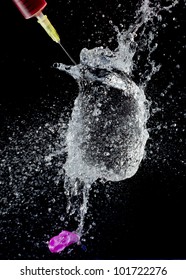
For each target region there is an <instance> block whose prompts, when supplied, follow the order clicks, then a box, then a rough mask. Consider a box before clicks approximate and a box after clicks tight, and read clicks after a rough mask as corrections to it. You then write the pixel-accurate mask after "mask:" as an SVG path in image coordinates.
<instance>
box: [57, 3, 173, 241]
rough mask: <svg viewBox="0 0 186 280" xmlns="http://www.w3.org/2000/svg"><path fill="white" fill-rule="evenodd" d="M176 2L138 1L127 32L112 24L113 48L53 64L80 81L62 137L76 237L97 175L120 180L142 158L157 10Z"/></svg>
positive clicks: (154, 68) (132, 171)
mask: <svg viewBox="0 0 186 280" xmlns="http://www.w3.org/2000/svg"><path fill="white" fill-rule="evenodd" d="M177 3H178V1H174V2H173V3H172V4H171V5H169V6H168V7H163V8H162V7H161V6H160V4H157V5H156V6H154V5H153V4H152V3H151V2H150V1H149V0H144V1H142V4H141V6H140V7H139V8H138V9H137V11H136V15H135V22H134V23H133V24H131V25H130V26H129V28H128V30H122V31H119V29H118V27H116V26H114V27H113V28H114V30H115V31H116V32H117V43H118V46H117V48H116V49H115V50H111V49H109V48H108V47H106V48H103V47H97V48H94V49H91V50H88V49H86V48H84V49H82V51H81V53H80V63H79V64H78V65H76V66H67V65H64V64H62V63H56V64H55V65H54V67H56V68H57V69H59V70H61V71H65V72H66V73H68V74H70V75H71V76H72V77H73V78H74V79H75V80H76V82H77V83H78V85H79V95H78V97H77V98H76V100H75V103H74V108H73V112H72V116H71V120H70V122H69V126H68V130H67V135H66V151H67V154H68V156H67V160H66V163H65V164H64V166H63V168H64V170H65V174H66V177H67V178H68V180H66V181H65V189H66V194H67V197H68V206H67V213H70V214H71V215H73V214H74V213H75V211H76V210H77V209H78V208H79V209H80V211H79V214H78V215H79V216H80V219H79V220H80V225H79V227H78V230H79V231H78V232H79V234H80V235H81V234H82V233H83V223H84V217H85V214H86V212H87V203H88V196H89V192H90V189H91V184H92V183H93V182H95V181H96V180H97V179H98V178H103V179H105V180H107V181H121V180H125V179H127V178H130V177H132V176H133V175H134V174H135V173H136V172H137V170H138V168H139V166H140V163H141V161H142V159H143V157H144V154H145V145H146V142H147V139H148V137H149V134H148V131H147V128H146V124H147V120H148V118H149V106H150V102H149V101H148V100H147V98H146V96H145V92H144V91H145V88H146V86H147V82H148V81H150V80H151V78H152V76H153V75H154V74H155V73H156V72H158V71H159V69H160V65H156V63H155V61H154V60H152V59H151V56H152V53H153V52H154V51H155V50H156V48H157V46H158V44H157V43H155V42H154V39H155V35H154V34H155V32H156V30H157V22H160V21H161V19H162V17H161V13H160V12H161V11H162V10H167V11H169V10H170V9H171V8H172V7H174V6H175V5H176V4H177ZM139 49H141V50H142V51H146V52H147V56H146V70H145V72H144V73H143V75H141V79H139V83H138V85H137V84H136V83H135V82H134V81H133V78H132V77H133V76H134V75H133V72H134V71H135V70H136V69H138V65H137V62H136V61H135V59H134V57H135V55H136V53H137V52H138V51H139ZM138 63H140V59H139V61H138ZM147 66H148V67H147ZM147 69H148V70H147ZM77 182H78V183H77ZM81 184H83V186H84V187H83V189H81V192H82V194H81V193H80V192H79V191H78V187H77V185H81ZM78 192H79V195H80V196H81V195H82V196H83V202H81V203H80V204H79V207H78V206H77V205H75V207H74V205H73V203H71V200H73V199H72V198H73V197H74V196H77V193H78ZM69 209H71V212H70V210H69ZM76 215H77V213H76Z"/></svg>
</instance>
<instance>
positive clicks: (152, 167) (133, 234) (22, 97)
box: [0, 0, 186, 259]
mask: <svg viewBox="0 0 186 280" xmlns="http://www.w3.org/2000/svg"><path fill="white" fill-rule="evenodd" d="M47 3H48V5H47V7H46V8H45V10H44V12H45V13H46V14H47V15H48V17H49V19H50V20H51V22H52V23H53V25H54V26H55V27H56V29H57V31H58V33H59V35H60V37H61V41H62V44H64V46H65V48H66V49H67V50H68V51H69V52H70V54H71V55H72V57H73V58H74V60H75V61H76V62H77V63H78V62H79V53H80V51H81V49H82V48H83V47H87V48H89V49H90V48H93V47H96V46H101V45H102V46H108V47H110V48H111V49H112V48H114V47H116V40H114V36H113V33H114V32H113V29H112V27H111V24H109V21H110V20H112V21H113V23H114V24H115V25H118V26H119V24H121V23H122V24H124V26H125V27H126V28H127V27H128V24H129V23H131V22H132V20H133V15H134V12H135V10H136V5H137V1H119V0H118V1H112V0H109V1H108V0H107V1H106V0H99V1H98V0H94V1H90V0H88V1H85V0H77V1H64V0H63V1H62V0H61V1H60V0H50V1H49V0H48V2H47ZM119 3H121V6H120V7H119V8H118V4H119ZM161 3H162V4H165V3H170V1H162V2H161ZM185 10H186V9H185V3H184V1H179V4H178V5H177V6H176V7H175V8H174V9H173V10H172V13H169V12H165V13H163V20H162V22H161V24H159V27H158V35H157V39H156V40H157V42H158V48H157V50H156V52H155V54H154V59H155V60H156V61H157V63H160V64H161V65H162V67H161V70H160V71H159V72H158V73H157V74H156V75H155V76H154V77H153V78H152V80H151V81H150V83H149V85H148V87H147V89H146V95H147V98H148V99H149V100H151V101H152V109H151V111H152V112H151V118H150V119H149V121H148V128H149V133H150V139H149V140H148V143H147V147H146V153H147V155H146V159H144V161H143V162H142V164H141V166H140V168H139V170H138V172H137V173H136V174H135V176H133V177H132V178H131V179H128V180H125V181H123V182H119V183H109V184H106V185H104V184H101V183H100V184H98V185H97V186H94V187H93V190H92V191H91V194H90V200H89V203H90V207H89V211H90V212H91V219H92V220H93V221H94V222H95V223H96V225H95V226H94V227H93V229H92V231H91V232H90V235H87V237H86V241H84V244H85V245H86V246H87V250H86V251H84V250H83V249H82V248H81V246H74V247H73V251H71V252H69V251H68V253H67V252H64V253H62V254H59V255H56V254H54V255H53V254H51V253H50V252H49V251H48V248H47V246H46V243H45V242H43V243H42V242H41V240H45V241H46V236H45V238H43V236H44V234H48V236H52V235H54V234H55V233H58V232H59V230H60V229H62V228H61V225H60V224H58V228H57V229H55V225H56V224H55V225H54V224H53V222H54V221H55V220H56V221H59V220H58V219H59V213H58V210H57V209H58V207H59V209H60V205H61V204H62V202H64V199H63V200H62V196H63V187H62V185H61V186H60V185H59V186H57V187H56V186H55V187H54V186H53V188H52V187H51V186H48V190H46V189H45V190H44V191H43V192H42V191H41V192H40V194H39V195H38V197H37V198H35V200H36V201H35V203H36V205H37V207H36V208H34V207H32V205H31V203H29V202H30V201H32V200H30V195H31V193H29V195H28V194H27V191H26V190H25V192H23V194H24V198H25V201H26V202H28V203H26V204H25V203H23V204H20V205H19V211H17V213H16V211H15V212H14V213H12V212H9V213H6V214H4V215H3V216H2V221H3V222H2V226H1V231H2V239H1V246H2V249H1V254H2V257H1V258H2V259H68V258H69V259H183V258H185V257H186V254H185V252H186V251H185V249H186V244H185V243H186V239H185V236H186V229H185V213H186V211H185V210H186V201H185V198H186V196H185V169H184V160H185V155H184V149H185V144H184V141H185V135H184V133H185V130H184V129H185V121H184V109H185V99H184V94H185V89H186V82H185V80H186V79H185V74H186V73H185V70H184V68H185V47H186V41H185V36H186V35H185V24H186V22H185ZM102 14H104V15H105V16H104V17H103V16H102ZM164 23H166V24H167V25H166V27H164V28H163V24H164ZM0 24H1V44H0V67H1V76H0V81H1V89H0V125H1V132H0V134H1V139H0V145H1V149H2V150H3V149H4V148H5V147H6V146H7V143H8V139H9V137H10V135H12V131H14V129H15V127H16V129H18V130H19V129H21V130H22V131H23V132H24V131H25V132H26V131H27V130H28V129H29V128H30V127H32V126H33V125H34V127H37V126H40V125H41V124H42V123H45V122H47V121H50V122H54V123H55V122H57V120H58V118H59V117H60V114H61V111H62V110H63V108H64V107H68V108H69V111H71V108H72V106H73V102H74V100H75V98H76V96H77V94H78V87H77V85H76V84H75V82H74V81H73V80H72V78H71V77H68V76H67V75H66V74H65V73H62V72H60V73H59V72H58V71H56V70H55V69H53V68H52V65H53V63H55V62H64V63H66V64H69V63H70V61H69V59H68V57H66V56H65V54H64V53H63V52H62V51H61V49H60V47H59V46H58V45H57V44H55V43H54V42H52V41H51V39H50V38H49V37H48V36H47V34H45V32H44V31H43V30H42V29H41V27H40V26H39V25H38V24H37V22H36V20H35V19H30V20H25V19H24V18H23V17H22V16H21V14H20V13H19V11H18V10H17V9H16V7H15V6H14V5H13V3H12V1H8V0H7V1H1V4H0ZM114 35H115V34H114ZM109 38H112V40H110V41H109ZM69 93H70V94H69ZM157 107H158V108H159V110H156V108H157ZM155 110H156V111H157V112H156V113H154V111H155ZM175 124H176V125H175ZM12 156H13V155H12ZM4 176H5V175H4ZM3 180H4V178H3ZM3 180H2V181H3ZM49 187H51V188H49ZM3 188H5V186H4V185H3V184H1V191H2V193H3V194H4V191H3ZM97 189H99V193H98V194H97V196H96V197H95V194H96V190H97ZM3 194H2V195H1V197H2V198H3ZM9 195H10V196H11V192H10V193H9ZM27 196H28V197H27ZM54 196H55V198H56V202H55V205H53V207H54V208H55V209H56V210H54V211H53V212H54V213H53V214H51V215H49V214H48V213H47V214H46V212H47V209H48V207H49V206H50V202H49V201H50V200H49V198H51V197H54ZM25 205H27V207H26V206H25ZM59 212H60V210H59ZM30 213H32V214H33V216H32V218H30ZM34 213H39V217H38V218H37V219H36V218H33V217H34ZM17 222H19V226H18V225H17ZM89 222H90V221H88V218H87V223H89ZM56 223H57V222H56ZM51 228H52V229H53V230H52V231H51ZM55 230H56V231H55ZM91 236H93V238H90V237H91ZM38 244H39V245H38Z"/></svg>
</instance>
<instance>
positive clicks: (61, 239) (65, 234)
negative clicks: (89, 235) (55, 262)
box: [48, 230, 80, 253]
mask: <svg viewBox="0 0 186 280" xmlns="http://www.w3.org/2000/svg"><path fill="white" fill-rule="evenodd" d="M79 241H80V236H79V235H78V234H77V233H75V232H70V231H67V230H62V232H60V233H59V234H58V235H56V236H54V237H52V238H51V239H50V241H49V244H48V248H49V250H50V252H52V253H59V252H61V251H63V250H64V249H65V248H66V247H68V246H70V245H71V244H73V243H77V242H79Z"/></svg>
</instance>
